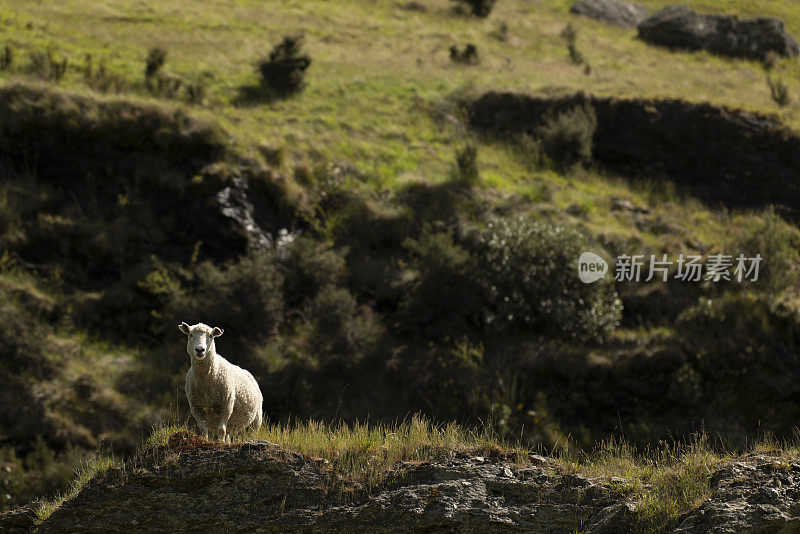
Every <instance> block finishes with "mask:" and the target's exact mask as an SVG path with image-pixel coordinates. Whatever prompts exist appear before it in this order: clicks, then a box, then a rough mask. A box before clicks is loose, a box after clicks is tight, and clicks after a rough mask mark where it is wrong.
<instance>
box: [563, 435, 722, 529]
mask: <svg viewBox="0 0 800 534" xmlns="http://www.w3.org/2000/svg"><path fill="white" fill-rule="evenodd" d="M730 458H731V456H729V455H726V454H723V453H718V452H714V450H712V447H711V446H710V444H709V442H708V436H707V435H706V434H705V433H700V434H696V435H694V436H692V437H691V439H690V440H689V441H688V442H686V443H683V444H675V445H668V444H666V443H664V444H662V446H660V447H659V448H657V449H647V450H645V451H643V452H642V453H639V452H637V451H636V450H635V449H633V448H632V447H631V446H630V445H629V444H628V443H626V442H625V441H623V440H619V439H614V438H609V439H608V440H605V441H603V442H602V443H601V444H600V446H599V447H598V448H597V450H596V451H595V452H594V453H592V454H589V455H587V456H585V457H584V458H581V459H579V460H577V461H576V460H573V461H571V462H569V463H568V464H567V465H568V467H569V468H570V469H573V470H575V471H578V472H582V473H584V474H586V475H589V476H594V477H599V478H601V479H604V480H606V481H608V482H609V483H610V485H611V487H612V489H614V490H616V491H617V492H618V494H619V496H621V497H624V498H626V499H628V500H630V501H631V502H633V503H635V505H636V510H637V519H638V521H637V523H638V525H637V528H638V530H639V531H641V532H659V531H660V530H661V528H662V527H663V526H664V525H666V524H669V523H670V522H671V521H672V520H674V519H676V518H677V517H678V516H680V515H681V514H683V513H685V512H686V511H688V510H690V509H692V508H694V507H696V506H699V505H700V504H701V503H702V502H703V500H704V499H705V498H707V497H708V496H709V494H710V487H709V480H710V477H711V475H712V473H713V472H714V469H715V466H717V465H718V464H719V463H720V462H722V461H723V460H726V459H730Z"/></svg>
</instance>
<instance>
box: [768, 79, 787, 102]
mask: <svg viewBox="0 0 800 534" xmlns="http://www.w3.org/2000/svg"><path fill="white" fill-rule="evenodd" d="M767 85H768V86H769V93H770V95H771V96H772V100H774V101H775V103H776V104H778V105H779V106H780V107H786V106H788V105H789V104H790V103H791V102H792V98H791V96H789V86H787V85H786V83H785V82H784V81H783V80H781V79H777V80H773V79H772V77H771V76H767Z"/></svg>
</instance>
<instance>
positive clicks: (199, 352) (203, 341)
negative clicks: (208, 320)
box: [178, 323, 222, 360]
mask: <svg viewBox="0 0 800 534" xmlns="http://www.w3.org/2000/svg"><path fill="white" fill-rule="evenodd" d="M178 328H179V329H180V331H181V332H183V333H184V334H186V335H187V336H189V339H188V340H187V342H186V352H188V353H189V356H191V357H192V358H194V359H196V360H204V359H205V358H206V357H208V355H209V354H213V353H215V352H216V349H215V347H214V338H215V337H219V336H221V335H222V328H216V327H214V328H211V327H210V326H208V325H205V324H203V323H198V324H196V325H192V326H189V325H188V324H186V323H181V324H180V325H178Z"/></svg>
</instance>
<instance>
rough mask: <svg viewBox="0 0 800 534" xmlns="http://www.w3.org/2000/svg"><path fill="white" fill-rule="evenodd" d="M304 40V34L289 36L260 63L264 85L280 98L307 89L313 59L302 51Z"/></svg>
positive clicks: (259, 70)
mask: <svg viewBox="0 0 800 534" xmlns="http://www.w3.org/2000/svg"><path fill="white" fill-rule="evenodd" d="M304 39H305V37H304V35H303V34H302V33H298V34H294V35H287V36H285V37H284V38H283V40H282V41H281V42H280V43H279V44H278V45H277V46H275V48H273V49H272V51H271V52H270V53H269V56H268V57H267V58H266V59H262V60H261V61H259V62H258V72H259V73H260V74H261V82H262V84H263V85H264V86H266V87H268V88H269V89H270V90H272V91H273V92H275V93H276V94H278V95H280V96H287V95H291V94H295V93H299V92H301V91H302V90H303V89H304V88H305V87H306V81H305V76H306V70H307V69H308V67H309V66H310V65H311V58H310V57H309V56H308V54H304V53H303V51H302V47H303V41H304Z"/></svg>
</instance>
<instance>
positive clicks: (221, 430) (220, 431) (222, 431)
mask: <svg viewBox="0 0 800 534" xmlns="http://www.w3.org/2000/svg"><path fill="white" fill-rule="evenodd" d="M227 430H228V425H226V424H225V423H220V424H219V425H217V435H218V436H222V442H223V443H227V442H228V433H227Z"/></svg>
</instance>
